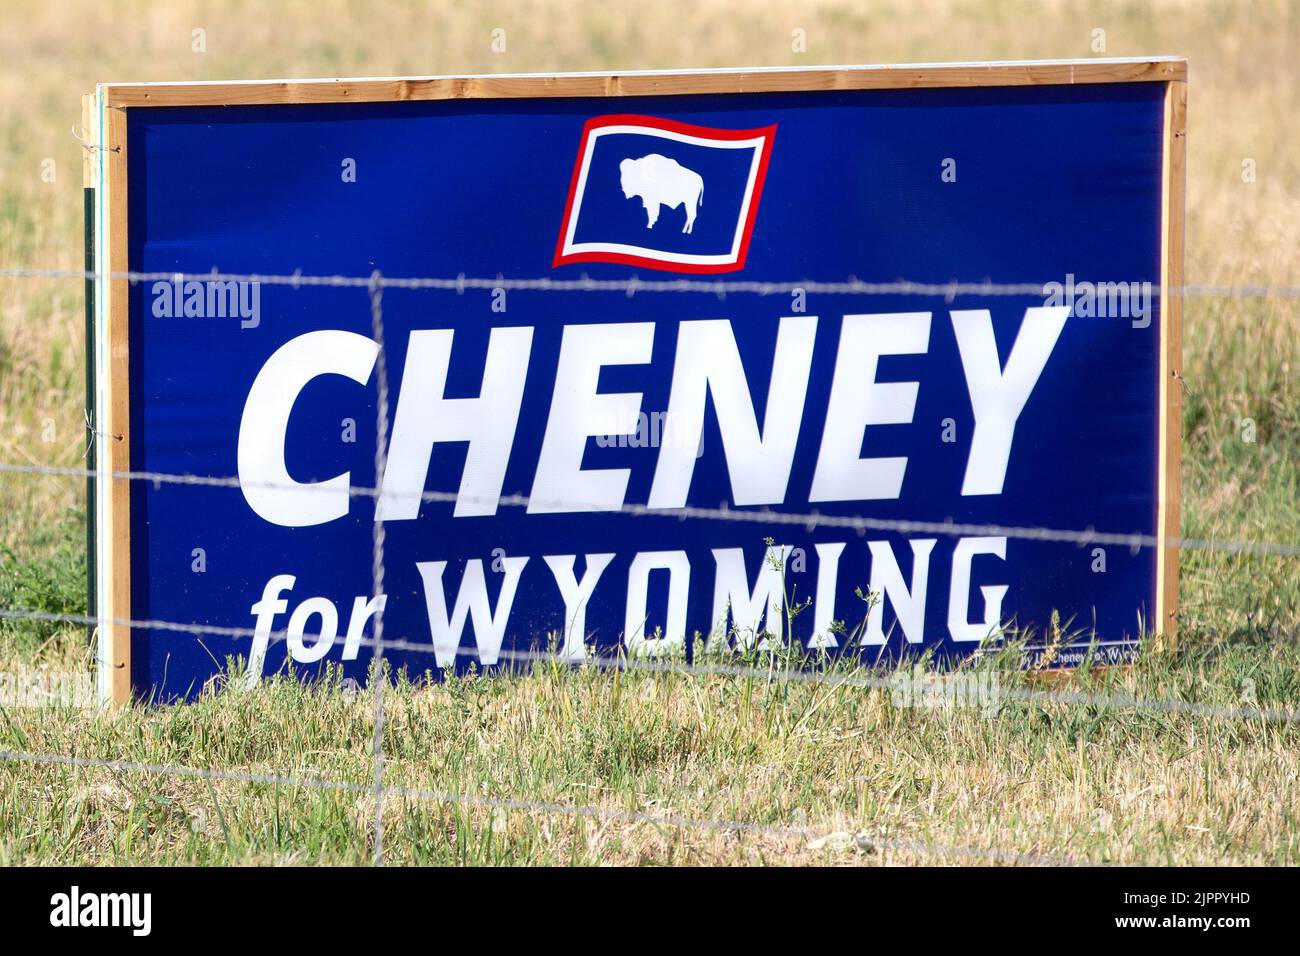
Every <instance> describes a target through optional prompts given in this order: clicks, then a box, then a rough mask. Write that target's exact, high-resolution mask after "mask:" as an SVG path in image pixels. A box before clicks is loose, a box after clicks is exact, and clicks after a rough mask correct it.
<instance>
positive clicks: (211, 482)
mask: <svg viewBox="0 0 1300 956" xmlns="http://www.w3.org/2000/svg"><path fill="white" fill-rule="evenodd" d="M0 279H51V280H58V279H77V280H82V281H99V280H101V279H102V280H110V281H111V280H125V281H128V282H130V283H132V284H137V283H141V282H149V281H165V282H176V281H200V282H206V281H221V282H256V283H264V284H268V285H287V286H291V287H293V288H320V287H325V288H363V289H365V290H366V291H367V292H368V294H369V304H370V318H371V329H372V334H373V336H374V338H375V341H376V343H377V345H378V347H379V349H378V358H377V368H376V385H377V404H376V443H375V473H376V487H373V488H368V487H355V486H354V487H351V488H350V489H349V491H348V494H349V495H351V496H355V497H377V496H378V495H379V493H380V491H379V489H380V487H382V484H383V476H384V472H385V470H386V467H387V441H388V438H387V434H388V417H389V407H388V381H387V368H386V364H385V361H384V324H383V305H382V302H383V292H384V290H385V289H407V290H436V291H444V292H455V293H457V294H464V293H465V292H468V291H474V290H496V289H505V290H520V291H534V292H605V293H611V292H617V293H622V294H625V295H627V296H629V297H631V296H634V295H637V294H640V293H651V294H655V293H685V294H705V295H714V296H718V297H725V296H727V295H730V294H752V295H759V296H770V295H777V294H791V293H796V292H803V293H807V294H821V295H876V296H881V295H916V296H929V297H942V298H943V299H944V300H945V301H947V302H952V301H953V299H954V298H955V297H957V296H959V295H970V296H1037V295H1044V294H1045V289H1044V284H1042V283H993V282H989V281H984V282H975V283H971V282H955V281H954V282H944V283H934V282H929V283H924V282H910V281H904V280H898V281H894V282H863V281H860V280H858V279H856V278H849V279H847V280H845V281H837V282H824V281H814V280H803V281H788V282H764V281H751V280H695V279H662V280H661V279H650V280H644V279H640V278H638V277H635V276H634V277H632V278H630V279H618V280H610V279H591V278H588V277H586V276H582V277H580V278H576V279H552V278H548V277H541V278H516V279H509V278H505V277H503V276H497V277H495V278H484V277H467V276H465V275H463V274H462V275H458V276H455V277H422V278H397V277H386V276H383V275H382V274H381V273H380V272H378V271H376V272H374V273H372V274H371V275H370V276H366V277H359V276H343V275H328V276H321V275H304V274H302V273H300V272H295V273H293V274H290V275H260V274H254V273H221V272H219V271H217V270H213V271H211V272H208V273H178V272H111V273H98V272H94V271H84V270H67V269H25V268H23V269H0ZM1152 292H1153V294H1154V295H1156V296H1161V295H1172V296H1183V297H1211V298H1224V299H1245V298H1269V299H1280V300H1296V299H1300V287H1292V286H1276V287H1273V286H1237V287H1233V286H1208V285H1185V286H1181V287H1170V288H1168V289H1163V290H1162V289H1160V288H1159V287H1158V286H1155V287H1153V289H1152ZM87 360H88V361H89V357H88V359H87ZM97 424H98V423H96V422H94V421H92V420H88V422H87V427H88V429H90V430H91V432H92V433H93V434H92V436H91V438H92V440H93V439H94V438H95V437H106V438H108V439H110V440H111V439H115V438H118V437H119V436H103V435H102V433H97V432H95V428H96V426H97ZM0 474H15V475H17V474H26V475H35V476H49V477H77V478H95V477H99V476H105V477H107V478H109V479H111V480H125V481H139V482H148V483H152V484H153V485H154V486H155V488H158V487H161V486H162V485H163V484H174V485H182V486H191V487H229V488H249V487H285V486H282V485H281V486H277V485H257V484H253V485H250V483H248V482H241V481H240V479H239V478H238V477H223V476H211V475H199V474H182V473H162V472H151V471H112V470H109V469H107V468H100V469H89V468H76V467H65V466H58V465H53V464H49V465H46V464H38V465H32V464H20V463H0ZM292 487H293V488H295V489H296V490H298V491H301V492H304V493H310V492H311V490H312V489H313V486H311V485H294V486H292ZM466 497H467V496H466V495H463V494H460V493H459V492H450V491H437V490H425V491H423V492H422V493H421V494H420V500H421V501H422V502H442V503H446V502H456V501H457V500H460V501H465V500H466ZM492 500H493V501H494V502H496V503H498V504H499V505H501V506H504V507H522V508H525V509H527V508H528V507H529V506H530V504H534V503H537V504H543V505H545V504H547V503H546V502H538V500H537V499H535V498H530V497H529V496H526V495H502V496H500V497H498V498H493V499H492ZM551 504H557V503H551ZM563 504H565V505H567V506H570V507H573V506H575V504H576V503H574V502H563ZM601 510H609V509H608V508H606V507H602V509H601ZM617 510H618V511H619V512H621V513H624V514H627V515H631V516H637V517H654V518H657V519H659V520H666V519H675V520H678V521H686V520H709V521H730V522H746V523H751V524H757V525H764V526H771V527H780V526H786V527H789V526H797V527H802V528H805V529H807V530H808V531H810V532H811V531H812V530H814V529H816V528H837V529H841V530H851V531H854V532H856V533H857V534H859V535H862V534H865V533H866V532H868V531H878V532H896V533H900V534H916V533H924V534H939V535H949V536H967V535H978V536H1002V537H1008V538H1017V539H1023V540H1030V541H1041V542H1056V543H1072V544H1075V545H1078V546H1080V547H1082V546H1085V545H1089V544H1095V545H1115V546H1121V547H1126V548H1129V549H1131V550H1132V551H1134V552H1137V551H1139V550H1141V549H1143V548H1159V547H1169V548H1177V549H1179V550H1195V551H1205V552H1211V553H1227V554H1244V555H1258V556H1270V557H1282V558H1294V557H1297V556H1300V542H1276V541H1249V540H1235V539H1211V538H1192V537H1181V536H1169V537H1159V536H1156V535H1150V534H1145V533H1141V532H1125V531H1113V530H1112V531H1099V530H1097V529H1095V528H1091V527H1089V528H1084V529H1062V528H1043V527H1025V526H1001V525H996V524H971V523H957V522H953V521H943V522H934V521H909V520H896V519H880V518H871V517H867V516H857V515H853V516H845V515H824V514H820V513H817V512H811V513H803V514H796V513H789V512H776V511H772V510H770V509H767V508H764V509H761V510H757V509H756V510H737V509H733V508H729V507H727V506H726V505H725V504H724V505H722V506H720V507H718V508H702V507H694V506H688V507H683V508H676V509H658V508H650V507H649V506H647V505H639V504H635V503H632V504H627V503H625V504H624V505H623V506H621V507H620V508H619V509H617ZM384 546H385V538H384V528H383V522H378V521H377V522H374V532H373V539H372V567H371V589H372V592H373V594H372V598H374V599H379V598H382V597H383V595H384V580H385V567H384ZM0 619H4V620H15V621H31V622H44V623H55V624H69V625H85V626H90V627H99V628H100V629H101V630H102V629H103V628H104V627H107V626H126V627H130V628H132V629H139V630H147V631H151V632H155V633H160V634H164V635H169V636H171V637H173V638H174V637H176V636H180V635H188V636H191V637H194V636H199V635H205V634H206V635H214V636H223V637H228V638H240V639H249V640H250V641H251V640H253V639H254V638H255V637H256V636H257V635H256V632H255V630H254V629H253V628H245V627H233V626H224V625H216V624H207V623H201V622H181V621H165V620H147V619H146V620H135V619H113V620H105V619H103V618H101V617H100V616H98V615H95V614H84V615H81V614H62V613H51V612H46V611H41V610H37V609H33V608H15V607H11V608H0ZM299 637H300V638H301V639H303V640H306V639H308V638H313V639H320V637H321V635H307V634H303V635H299ZM287 639H288V631H287V630H281V631H274V632H272V633H271V634H270V635H269V636H268V637H267V641H268V643H269V642H280V641H284V640H287ZM360 646H364V647H369V648H370V649H371V650H372V652H373V657H372V664H371V667H372V670H371V673H372V674H373V675H374V677H375V679H374V680H373V681H372V683H373V685H374V687H373V693H374V734H373V739H372V744H371V762H372V773H371V782H370V783H369V785H363V784H358V783H349V782H345V781H339V780H331V779H326V778H321V777H317V776H311V775H304V774H301V773H299V774H278V773H253V772H245V771H237V770H228V769H221V768H202V767H190V766H182V765H176V764H156V763H145V762H139V761H128V760H108V759H100V758H91V757H82V756H77V755H68V754H47V753H34V752H27V751H15V750H0V761H3V762H7V763H25V764H31V765H45V766H63V767H79V768H89V769H105V770H110V771H124V772H125V771H129V772H138V773H143V774H150V775H164V776H175V777H181V778H192V779H204V780H208V781H213V780H220V781H227V782H234V783H240V784H244V785H268V786H277V787H279V786H285V787H295V788H304V789H314V790H324V791H333V792H348V793H356V794H358V795H362V794H366V795H369V796H371V797H372V798H373V800H374V805H375V806H374V814H373V821H372V834H373V835H372V843H373V846H372V860H373V862H374V863H375V864H376V865H382V864H383V862H384V801H385V798H387V797H389V796H397V797H401V798H403V799H407V800H412V801H418V802H432V803H437V804H445V805H458V806H465V807H471V808H482V809H488V810H493V811H495V810H507V811H521V812H527V813H541V814H557V815H564V816H570V817H574V818H594V819H599V820H602V821H606V822H623V823H629V824H649V825H653V826H657V827H671V828H677V829H699V830H711V831H718V832H725V833H731V834H737V835H740V834H751V835H763V836H769V837H773V838H777V839H783V840H789V839H793V838H798V839H804V838H808V837H813V836H818V835H825V833H826V829H825V828H824V827H823V828H817V827H813V826H807V825H798V826H793V825H790V826H787V825H780V826H778V825H771V824H759V823H753V822H746V821H741V820H727V819H715V818H697V817H692V816H688V815H682V814H673V813H651V812H647V811H641V810H618V809H612V808H608V807H600V806H596V805H592V804H562V803H554V802H546V801H537V800H528V799H520V798H513V797H485V796H481V795H475V794H466V793H452V792H443V791H436V790H429V789H422V788H410V787H401V786H396V785H392V784H388V783H387V782H386V774H385V769H386V768H385V761H384V748H383V735H384V688H385V685H386V684H387V677H386V676H385V670H384V651H385V650H386V649H388V650H395V651H403V652H412V653H425V654H428V653H435V654H436V653H437V651H436V649H435V648H434V647H433V646H432V645H431V644H430V643H427V642H419V641H411V640H409V639H407V638H397V639H394V638H390V637H387V636H386V635H385V634H384V626H383V606H382V604H381V605H380V607H379V609H378V611H377V613H376V614H375V615H374V623H373V637H371V638H369V639H366V638H365V637H364V636H362V638H361V641H360ZM455 657H456V658H458V659H459V658H461V657H465V658H472V659H477V660H478V661H479V663H481V664H483V665H486V666H493V665H497V664H499V663H501V662H511V663H516V664H528V665H535V664H538V663H552V664H554V663H562V664H564V665H565V666H572V665H573V663H574V662H573V660H572V659H570V658H567V657H561V656H560V655H558V654H556V653H555V652H554V651H546V652H542V651H535V650H534V651H520V650H516V649H514V648H505V647H501V648H496V649H494V653H493V655H492V658H491V660H488V659H487V656H486V655H485V654H484V652H483V650H482V649H481V648H476V649H475V650H469V649H467V648H460V647H458V648H457V649H456V651H455ZM582 665H583V666H587V667H594V668H600V669H610V670H628V671H633V672H648V673H656V674H680V675H683V676H687V677H727V678H733V679H745V680H766V681H782V682H797V683H814V684H820V685H827V686H845V687H854V688H863V689H873V690H890V689H894V688H895V687H896V686H897V685H896V684H895V682H894V681H893V680H892V679H891V678H889V677H884V676H876V675H873V674H870V673H868V674H863V673H834V672H830V671H823V670H817V669H815V668H812V669H810V668H808V667H798V666H790V665H789V664H788V663H779V664H778V662H776V660H775V658H772V659H771V660H770V662H769V665H768V666H765V667H760V666H754V665H748V664H735V663H728V662H726V661H718V660H705V661H703V662H701V661H700V660H698V659H693V660H690V661H685V660H662V659H655V658H642V657H636V656H629V655H627V654H622V653H620V654H617V655H613V656H610V655H599V654H591V653H585V652H584V657H583V660H582ZM987 690H988V693H990V694H991V696H992V697H993V698H994V699H995V700H996V701H998V702H1007V701H1020V702H1024V703H1027V704H1032V705H1036V706H1044V707H1046V706H1062V707H1090V708H1096V709H1098V710H1102V711H1117V710H1131V711H1138V712H1152V713H1177V714H1186V715H1191V716H1196V717H1202V718H1206V719H1210V720H1220V721H1256V722H1260V723H1263V724H1285V725H1290V724H1295V723H1300V710H1298V709H1295V708H1282V707H1272V708H1265V707H1257V706H1240V707H1220V706H1214V705H1208V704H1202V703H1198V702H1195V701H1186V700H1182V699H1178V698H1152V697H1140V696H1132V695H1122V694H1111V693H1089V692H1080V691H1063V690H1052V689H1046V690H1044V689H1037V688H1030V687H1008V688H1002V687H992V688H988V689H987ZM853 839H854V840H855V841H856V843H857V845H858V846H859V847H863V848H867V849H873V850H899V851H907V852H912V853H916V854H920V855H926V856H935V857H939V858H944V857H964V858H974V859H980V860H987V861H990V862H992V861H998V862H1011V863H1027V864H1035V865H1062V864H1074V863H1079V862H1086V861H1079V860H1075V859H1072V858H1070V857H1061V856H1051V855H1041V854H1024V853H1018V852H1015V851H1006V850H1001V849H997V848H983V847H969V846H950V845H945V844H940V843H933V842H927V841H920V840H898V839H884V838H873V837H866V836H864V835H858V836H856V837H854V838H853Z"/></svg>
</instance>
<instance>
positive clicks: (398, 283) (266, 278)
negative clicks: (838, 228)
mask: <svg viewBox="0 0 1300 956" xmlns="http://www.w3.org/2000/svg"><path fill="white" fill-rule="evenodd" d="M0 279H80V280H82V281H98V280H99V279H106V280H109V281H126V282H130V283H132V284H136V283H140V282H248V283H254V282H255V283H258V284H260V285H284V286H291V287H293V288H319V287H327V288H359V289H369V288H371V287H372V284H377V285H378V287H379V288H382V289H409V290H432V291H444V292H457V293H465V292H470V291H481V290H487V291H492V290H496V289H504V290H506V291H521V292H621V293H624V294H626V295H636V294H637V293H638V292H652V293H661V292H682V293H701V294H706V295H718V296H725V295H728V294H736V293H743V294H751V295H758V296H771V295H783V294H789V293H794V292H804V293H807V294H810V295H920V296H942V297H943V298H945V299H952V298H954V297H956V296H959V295H973V296H1042V295H1048V294H1049V293H1048V292H1047V291H1046V287H1047V286H1050V285H1052V284H1057V285H1060V284H1061V283H1059V282H1058V281H1057V280H1051V281H1050V282H1047V283H1043V282H1001V283H999V282H993V281H991V280H982V281H979V282H969V281H966V282H961V281H957V280H951V281H947V282H917V281H912V280H908V279H896V280H892V281H883V282H867V281H863V280H861V279H857V278H854V277H850V278H848V279H843V280H836V281H826V280H819V279H801V280H781V281H777V280H755V279H642V278H639V277H638V276H633V277H631V278H629V279H593V278H591V277H589V276H587V275H585V274H584V275H582V276H580V277H578V278H574V279H556V278H552V277H550V276H538V277H524V278H507V277H505V276H501V275H499V276H496V277H495V278H492V277H487V276H467V275H465V274H464V273H461V274H459V275H456V276H418V277H398V276H383V277H381V278H380V279H379V280H377V283H374V281H373V280H372V279H371V277H370V276H348V275H309V274H306V273H303V272H293V273H289V274H263V273H257V272H238V273H236V272H219V271H217V270H215V269H214V270H212V271H210V272H183V271H172V272H161V271H153V272H139V271H129V270H119V271H111V272H100V271H95V270H79V269H33V268H16V269H0ZM1080 284H1081V282H1076V283H1075V287H1076V289H1077V288H1078V287H1079V285H1080ZM1093 284H1094V285H1097V284H1099V283H1093ZM1100 284H1102V285H1105V284H1106V283H1100ZM1125 284H1127V283H1125ZM1165 292H1167V293H1168V294H1170V295H1171V296H1184V297H1202V298H1231V299H1255V298H1266V299H1300V286H1270V285H1243V286H1220V285H1200V284H1191V285H1181V286H1172V285H1171V286H1168V287H1162V286H1161V285H1160V284H1159V283H1151V284H1150V294H1151V295H1153V296H1156V297H1160V296H1161V295H1163V294H1164V293H1165Z"/></svg>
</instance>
